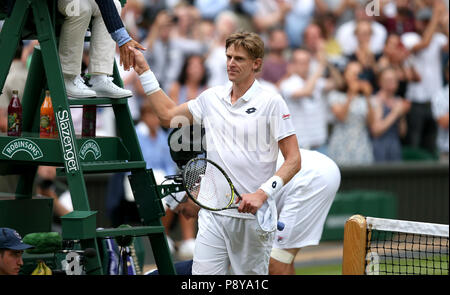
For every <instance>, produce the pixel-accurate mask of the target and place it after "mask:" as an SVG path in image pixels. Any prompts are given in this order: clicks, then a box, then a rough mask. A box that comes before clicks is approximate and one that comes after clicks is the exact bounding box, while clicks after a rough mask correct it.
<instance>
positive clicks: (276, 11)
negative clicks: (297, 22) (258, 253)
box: [253, 0, 292, 38]
mask: <svg viewBox="0 0 450 295" xmlns="http://www.w3.org/2000/svg"><path fill="white" fill-rule="evenodd" d="M291 10H292V5H291V3H290V2H288V1H284V0H259V1H257V2H256V11H255V13H254V14H253V24H254V26H255V29H256V31H257V32H258V33H259V34H261V35H262V37H263V38H264V37H266V36H265V35H266V33H267V31H268V30H269V28H271V27H274V26H277V25H279V24H284V22H285V19H286V15H287V14H288V13H289V12H290V11H291Z"/></svg>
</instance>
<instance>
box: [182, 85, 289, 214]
mask: <svg viewBox="0 0 450 295" xmlns="http://www.w3.org/2000/svg"><path fill="white" fill-rule="evenodd" d="M231 90H232V83H231V82H230V83H228V84H226V85H225V86H217V87H213V88H210V89H208V90H206V91H204V92H203V93H202V94H200V96H199V97H197V99H195V100H191V101H189V102H188V107H189V111H190V112H191V114H192V115H193V117H194V120H195V121H196V122H197V123H201V124H203V126H204V128H205V131H206V132H205V140H206V142H205V143H206V146H205V148H206V150H207V157H208V159H210V160H212V161H214V162H215V163H217V164H218V165H219V166H221V167H222V168H223V169H224V170H225V172H226V173H227V174H228V176H229V177H230V179H231V181H232V182H233V184H234V186H235V187H236V190H237V191H238V192H239V193H240V194H241V195H242V194H245V193H253V192H255V191H256V190H257V189H258V188H259V187H260V186H261V184H262V183H263V182H265V181H266V180H267V179H269V178H270V177H272V176H273V174H274V173H275V172H276V161H277V157H278V141H280V140H281V139H283V138H285V137H288V136H290V135H293V134H295V129H294V127H293V125H292V122H291V121H292V119H291V115H290V112H289V109H288V107H287V105H286V103H285V102H284V100H283V98H282V97H281V96H280V95H279V94H277V93H276V92H272V91H270V90H269V89H268V88H265V87H262V86H261V85H260V83H259V82H258V81H255V82H254V83H253V85H252V86H251V87H250V89H249V90H248V91H247V92H246V93H245V94H244V95H243V96H242V97H241V98H239V99H238V100H237V101H236V102H235V103H234V104H233V105H232V104H231ZM217 213H218V214H222V215H227V216H233V217H240V218H249V219H253V218H255V216H254V215H252V214H249V213H239V212H238V211H237V210H223V211H220V212H217Z"/></svg>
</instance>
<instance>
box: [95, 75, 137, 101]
mask: <svg viewBox="0 0 450 295" xmlns="http://www.w3.org/2000/svg"><path fill="white" fill-rule="evenodd" d="M91 84H92V87H91V89H92V90H94V91H95V93H96V94H97V97H110V98H124V97H129V96H132V95H133V93H132V92H131V91H130V90H128V89H123V88H120V87H119V86H117V85H116V84H114V83H113V78H112V77H106V78H105V79H97V80H94V81H92V79H91Z"/></svg>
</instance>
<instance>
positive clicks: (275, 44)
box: [261, 27, 289, 85]
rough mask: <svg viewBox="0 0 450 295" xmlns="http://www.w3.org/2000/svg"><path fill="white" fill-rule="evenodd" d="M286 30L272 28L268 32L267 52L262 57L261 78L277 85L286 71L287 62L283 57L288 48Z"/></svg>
mask: <svg viewBox="0 0 450 295" xmlns="http://www.w3.org/2000/svg"><path fill="white" fill-rule="evenodd" d="M288 45H289V44H288V39H287V35H286V32H285V31H284V30H283V29H282V28H280V27H276V28H272V29H271V30H270V32H269V42H268V49H269V52H268V54H267V55H266V57H265V58H264V64H263V68H262V73H261V78H262V79H264V80H265V81H267V82H271V83H273V84H275V85H278V84H279V82H280V80H281V79H282V78H284V77H285V75H286V73H287V66H288V62H287V60H286V58H285V53H286V49H287V48H288Z"/></svg>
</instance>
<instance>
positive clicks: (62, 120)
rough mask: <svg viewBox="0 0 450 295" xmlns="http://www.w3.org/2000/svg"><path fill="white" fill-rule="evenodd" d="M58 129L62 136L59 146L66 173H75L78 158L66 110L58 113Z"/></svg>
mask: <svg viewBox="0 0 450 295" xmlns="http://www.w3.org/2000/svg"><path fill="white" fill-rule="evenodd" d="M57 118H58V129H59V132H60V133H61V134H60V135H61V136H62V138H61V145H62V151H63V155H64V161H66V169H67V172H76V171H78V170H79V166H78V158H77V157H76V155H75V146H74V142H73V140H72V139H73V135H72V132H71V130H70V125H69V112H68V111H67V110H64V111H58V113H57Z"/></svg>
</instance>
